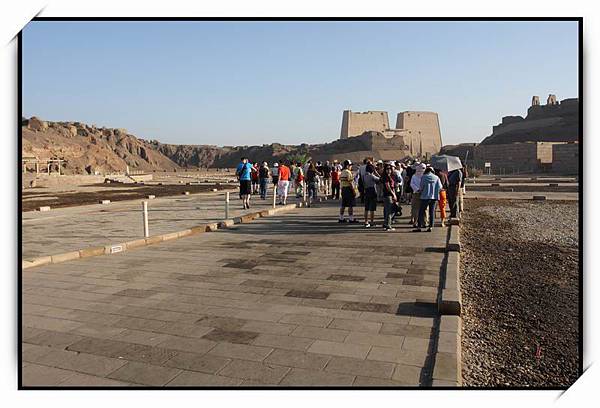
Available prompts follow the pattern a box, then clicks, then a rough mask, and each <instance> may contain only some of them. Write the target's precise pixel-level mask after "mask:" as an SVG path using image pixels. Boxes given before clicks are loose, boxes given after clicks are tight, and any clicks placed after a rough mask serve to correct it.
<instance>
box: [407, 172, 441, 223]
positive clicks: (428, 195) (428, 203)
mask: <svg viewBox="0 0 600 408" xmlns="http://www.w3.org/2000/svg"><path fill="white" fill-rule="evenodd" d="M441 189H442V183H441V181H440V178H439V177H438V176H436V175H435V174H434V172H433V168H431V167H427V168H426V169H425V173H424V174H423V177H421V186H420V190H421V195H420V196H421V206H420V208H419V225H418V227H417V228H415V229H414V230H413V231H414V232H421V228H425V212H426V211H427V209H429V226H428V228H427V232H431V231H432V229H433V225H434V222H435V203H436V202H437V201H438V200H439V199H440V191H441Z"/></svg>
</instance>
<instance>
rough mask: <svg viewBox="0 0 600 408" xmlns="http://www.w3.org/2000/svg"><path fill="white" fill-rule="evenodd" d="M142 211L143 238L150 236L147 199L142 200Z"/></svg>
mask: <svg viewBox="0 0 600 408" xmlns="http://www.w3.org/2000/svg"><path fill="white" fill-rule="evenodd" d="M142 213H143V218H144V238H148V237H149V236H150V233H149V232H148V201H142Z"/></svg>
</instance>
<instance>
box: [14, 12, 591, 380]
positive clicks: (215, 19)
mask: <svg viewBox="0 0 600 408" xmlns="http://www.w3.org/2000/svg"><path fill="white" fill-rule="evenodd" d="M31 21H64V22H68V21H71V22H94V21H114V22H134V21H148V22H151V21H163V22H176V21H208V22H228V21H248V22H255V21H262V22H279V21H297V22H313V21H321V22H353V21H355V22H369V21H372V22H401V21H420V22H425V21H430V22H436V21H448V22H473V21H481V22H486V21H487V22H489V21H501V22H518V21H532V22H533V21H548V22H558V21H572V22H577V23H578V29H579V35H578V68H579V69H578V84H579V87H578V88H579V95H578V99H579V125H580V132H579V177H578V179H579V180H578V181H579V197H578V200H579V201H578V206H579V210H578V211H579V214H578V215H579V220H578V222H579V302H578V303H579V305H578V306H579V339H578V346H579V367H578V371H579V373H578V377H581V375H582V374H583V371H584V369H583V332H584V325H583V323H584V321H583V295H584V293H583V283H584V280H583V270H584V269H583V261H584V257H583V227H584V224H583V189H584V177H583V139H584V120H583V95H584V90H583V74H584V71H583V17H510V16H508V17H37V16H36V17H34V18H33V19H32V20H31ZM17 59H18V60H17V67H18V68H17V81H18V84H17V86H18V90H17V99H18V100H17V104H18V107H17V114H18V116H17V138H18V140H17V149H18V151H17V165H19V163H20V162H21V159H22V137H23V133H22V129H21V118H22V114H23V89H22V88H23V67H22V65H23V31H22V30H21V31H20V32H19V33H18V34H17ZM17 181H18V183H17V186H16V187H17V197H18V202H17V211H18V214H17V233H18V239H19V245H18V247H17V291H18V293H17V313H18V317H17V324H18V328H17V335H18V338H17V352H18V356H17V363H18V367H17V375H18V380H17V384H18V387H17V389H18V390H59V391H62V390H65V391H67V390H94V391H95V390H111V391H116V390H124V391H127V390H165V391H168V390H217V391H220V390H235V391H245V390H304V391H309V390H331V391H341V390H378V391H381V390H386V391H397V390H422V391H437V390H441V391H448V390H452V391H467V390H468V391H472V390H479V391H509V390H511V391H522V390H534V391H563V392H564V391H566V390H567V389H569V387H570V386H566V387H537V386H536V387H527V386H519V387H517V386H500V387H488V386H484V387H473V386H461V387H449V386H440V387H426V388H425V387H418V386H398V387H386V386H373V387H366V386H362V387H360V386H359V387H353V386H331V387H329V386H305V387H304V386H302V387H301V386H248V387H245V386H185V387H173V386H171V387H169V386H164V387H153V386H144V385H139V386H129V387H110V386H98V387H92V386H81V387H77V386H65V387H60V386H23V369H22V365H23V359H22V351H23V350H22V339H23V333H22V313H23V309H22V302H23V299H22V289H23V288H22V277H23V268H22V262H21V261H22V243H23V231H22V198H23V197H22V188H21V185H22V182H23V180H22V173H21V171H17Z"/></svg>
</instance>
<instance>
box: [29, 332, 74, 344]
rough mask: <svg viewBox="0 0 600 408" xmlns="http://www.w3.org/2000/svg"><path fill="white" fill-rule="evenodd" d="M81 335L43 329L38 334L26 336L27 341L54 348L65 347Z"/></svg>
mask: <svg viewBox="0 0 600 408" xmlns="http://www.w3.org/2000/svg"><path fill="white" fill-rule="evenodd" d="M82 339H83V337H82V336H78V335H76V334H71V333H65V332H56V331H52V330H43V331H41V332H40V333H39V334H37V335H34V336H28V337H27V343H31V344H37V345H39V346H51V347H56V348H65V347H67V346H69V345H70V344H73V343H75V342H77V341H79V340H82Z"/></svg>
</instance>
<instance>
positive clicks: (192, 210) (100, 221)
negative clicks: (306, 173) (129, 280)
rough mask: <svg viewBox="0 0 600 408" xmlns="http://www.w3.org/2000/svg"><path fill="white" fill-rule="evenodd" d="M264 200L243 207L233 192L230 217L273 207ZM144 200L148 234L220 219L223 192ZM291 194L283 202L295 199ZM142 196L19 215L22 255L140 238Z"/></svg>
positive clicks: (35, 255) (36, 254) (57, 251)
mask: <svg viewBox="0 0 600 408" xmlns="http://www.w3.org/2000/svg"><path fill="white" fill-rule="evenodd" d="M272 197H273V195H272V191H269V195H268V199H266V200H261V199H260V198H258V196H253V197H252V199H251V202H250V203H251V207H252V208H251V209H250V210H242V206H241V201H240V200H239V197H238V194H237V191H233V192H230V207H229V209H230V212H229V216H230V217H239V216H240V215H243V214H246V213H249V212H253V211H254V212H255V211H257V210H262V209H266V208H272V205H273V199H272ZM147 201H148V213H149V214H148V219H149V221H148V224H149V230H150V235H157V234H164V233H169V232H174V231H179V230H183V229H187V228H190V227H193V226H196V225H199V224H203V223H210V222H216V221H220V220H222V219H224V218H225V193H224V192H218V193H208V194H205V193H204V194H194V195H189V196H184V195H181V196H174V197H164V198H156V199H153V200H147ZM294 202H295V197H290V198H289V200H288V203H294ZM141 209H142V200H135V201H127V202H115V203H110V204H106V205H103V204H95V205H86V206H80V207H69V208H57V209H52V210H51V211H46V212H38V211H31V212H25V213H23V223H22V225H23V246H22V249H23V259H30V258H35V257H39V256H44V255H55V254H60V253H64V252H70V251H77V250H80V249H84V248H87V247H93V246H104V245H109V244H114V243H119V242H124V241H129V240H134V239H139V238H143V237H144V235H143V234H144V228H143V223H142V220H143V218H142V211H141Z"/></svg>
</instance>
